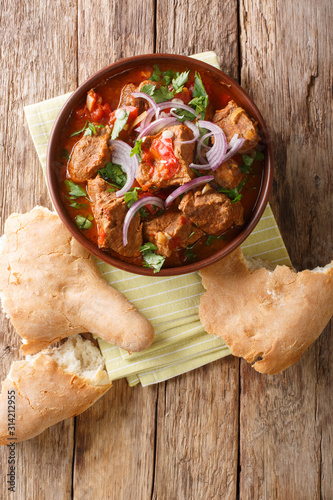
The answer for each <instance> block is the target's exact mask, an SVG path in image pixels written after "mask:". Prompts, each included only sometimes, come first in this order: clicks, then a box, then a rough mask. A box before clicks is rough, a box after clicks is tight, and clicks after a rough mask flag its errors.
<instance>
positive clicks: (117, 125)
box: [111, 110, 129, 141]
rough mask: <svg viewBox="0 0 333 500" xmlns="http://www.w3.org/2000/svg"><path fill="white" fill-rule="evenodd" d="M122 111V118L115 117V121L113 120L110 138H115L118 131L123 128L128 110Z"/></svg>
mask: <svg viewBox="0 0 333 500" xmlns="http://www.w3.org/2000/svg"><path fill="white" fill-rule="evenodd" d="M123 111H124V117H123V118H116V121H115V122H114V125H113V129H112V134H111V140H112V141H114V140H115V139H117V137H118V136H119V134H120V132H121V131H122V130H123V128H124V126H125V125H126V123H127V120H128V117H129V111H125V110H123Z"/></svg>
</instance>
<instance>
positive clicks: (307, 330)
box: [199, 249, 333, 374]
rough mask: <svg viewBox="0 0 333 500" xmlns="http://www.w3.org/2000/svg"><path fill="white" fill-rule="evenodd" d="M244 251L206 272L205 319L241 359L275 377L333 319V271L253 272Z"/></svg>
mask: <svg viewBox="0 0 333 500" xmlns="http://www.w3.org/2000/svg"><path fill="white" fill-rule="evenodd" d="M249 267H250V266H248V265H247V263H246V260H245V258H244V257H243V254H242V252H241V250H240V249H238V250H236V251H235V252H233V253H232V254H230V255H229V256H227V257H226V258H225V259H223V260H221V261H219V262H217V263H216V264H213V265H212V266H209V267H207V268H205V269H202V270H201V271H200V274H201V276H202V282H203V285H204V287H205V288H206V290H207V291H206V293H205V294H204V295H203V296H202V297H201V301H200V308H199V315H200V319H201V321H202V322H203V324H204V326H205V328H206V330H207V331H208V332H209V333H211V334H214V335H218V336H220V337H222V338H223V339H224V341H225V342H226V343H227V344H228V346H229V347H230V349H231V350H232V352H233V354H234V355H235V356H240V357H243V358H244V359H246V360H247V361H248V362H249V363H254V365H253V366H254V368H255V369H256V370H257V371H258V372H261V373H269V374H275V373H278V372H280V371H282V370H284V369H286V368H288V366H290V365H292V364H293V363H295V362H296V361H297V360H298V359H299V357H300V356H301V355H302V354H303V352H304V351H305V350H306V349H307V348H308V347H309V346H310V345H311V344H312V342H314V341H315V340H316V339H317V338H318V337H319V335H320V334H321V332H322V331H323V329H324V328H325V326H326V325H327V323H328V322H329V320H330V318H331V317H332V315H333V267H332V266H331V268H330V269H328V268H327V269H326V270H325V272H315V271H312V272H311V271H308V270H306V271H302V272H300V273H296V272H293V271H292V270H291V269H290V268H288V267H287V266H277V267H276V268H275V270H274V271H273V272H270V271H268V270H267V269H265V268H261V269H258V270H255V271H253V272H251V271H250V270H249Z"/></svg>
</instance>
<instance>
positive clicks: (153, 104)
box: [131, 92, 159, 118]
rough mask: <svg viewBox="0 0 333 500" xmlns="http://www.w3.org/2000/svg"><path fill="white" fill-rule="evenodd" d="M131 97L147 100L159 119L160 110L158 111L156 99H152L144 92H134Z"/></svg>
mask: <svg viewBox="0 0 333 500" xmlns="http://www.w3.org/2000/svg"><path fill="white" fill-rule="evenodd" d="M131 96H133V97H135V98H140V99H146V101H148V102H149V104H150V105H151V107H152V109H153V110H154V112H155V115H156V118H157V117H158V113H159V110H158V108H157V106H156V102H155V101H154V99H153V98H152V97H150V96H149V95H147V94H145V93H144V92H132V93H131ZM146 118H147V117H146Z"/></svg>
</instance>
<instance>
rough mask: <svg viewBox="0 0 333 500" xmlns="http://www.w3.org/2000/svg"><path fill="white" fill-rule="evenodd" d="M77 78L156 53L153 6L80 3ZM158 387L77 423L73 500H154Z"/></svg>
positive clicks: (130, 393) (127, 393) (134, 392)
mask: <svg viewBox="0 0 333 500" xmlns="http://www.w3.org/2000/svg"><path fill="white" fill-rule="evenodd" d="M78 12H79V16H78V44H79V45H78V61H79V65H78V76H79V83H82V81H84V80H85V79H86V78H87V77H88V76H89V75H91V74H92V73H94V72H95V71H97V70H98V69H101V68H103V67H104V66H106V65H108V64H111V63H112V62H114V61H116V60H118V59H120V58H123V57H129V56H131V55H136V54H143V53H150V52H153V51H154V2H153V1H152V0H149V1H148V2H145V1H143V0H139V1H137V2H134V1H131V0H127V1H124V2H111V1H109V0H99V1H97V2H94V3H91V2H89V1H87V0H79V10H78ZM155 408H156V387H152V388H147V389H142V388H139V387H136V388H129V387H128V385H127V382H126V380H122V381H118V382H117V383H115V384H114V387H113V388H111V390H110V391H109V392H108V394H107V395H106V396H105V397H104V398H103V399H102V400H101V401H100V402H98V403H97V404H96V405H95V406H93V407H92V408H91V409H90V410H89V411H87V412H85V413H83V414H82V415H81V416H80V417H78V418H77V419H76V432H75V462H74V498H75V499H76V498H77V499H82V498H85V499H93V498H108V499H110V500H111V499H117V500H122V499H123V500H127V499H129V498H137V499H146V498H150V491H151V485H152V477H153V470H154V466H153V462H154V460H153V457H154V435H155Z"/></svg>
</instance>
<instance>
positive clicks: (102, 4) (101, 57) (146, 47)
mask: <svg viewBox="0 0 333 500" xmlns="http://www.w3.org/2000/svg"><path fill="white" fill-rule="evenodd" d="M78 3H79V9H78V12H79V18H78V40H79V52H78V53H79V67H78V75H79V82H80V83H82V82H83V81H84V80H85V79H86V78H88V76H90V75H92V74H93V73H94V72H95V71H97V70H99V69H102V68H103V67H104V66H107V65H108V64H111V63H112V62H114V61H117V60H118V59H122V58H124V57H130V56H133V55H137V54H148V53H152V52H154V0H146V1H145V0H138V1H135V0H124V1H121V2H115V1H110V0H97V1H96V2H93V3H92V2H90V1H89V0H78Z"/></svg>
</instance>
